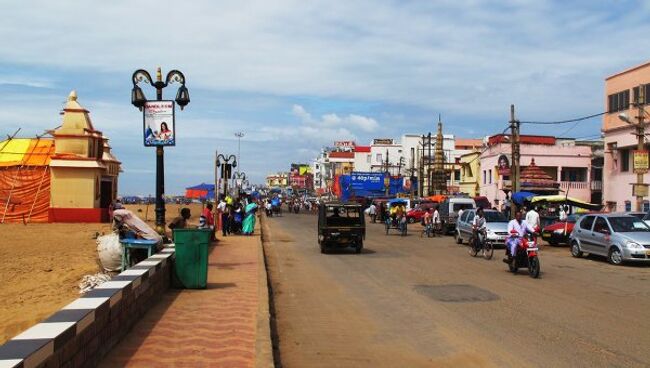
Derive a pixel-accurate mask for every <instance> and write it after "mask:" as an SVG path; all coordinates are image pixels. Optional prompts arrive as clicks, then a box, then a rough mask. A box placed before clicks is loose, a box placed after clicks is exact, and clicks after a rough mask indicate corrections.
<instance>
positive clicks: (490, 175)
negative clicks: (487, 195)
mask: <svg viewBox="0 0 650 368" xmlns="http://www.w3.org/2000/svg"><path fill="white" fill-rule="evenodd" d="M489 177H490V184H492V169H490V171H489Z"/></svg>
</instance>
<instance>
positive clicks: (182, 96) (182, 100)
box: [131, 67, 190, 234]
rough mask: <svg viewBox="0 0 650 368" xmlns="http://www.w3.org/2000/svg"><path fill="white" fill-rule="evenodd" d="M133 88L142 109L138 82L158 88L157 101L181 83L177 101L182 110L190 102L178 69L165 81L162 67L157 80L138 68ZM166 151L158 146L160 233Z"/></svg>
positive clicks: (136, 103)
mask: <svg viewBox="0 0 650 368" xmlns="http://www.w3.org/2000/svg"><path fill="white" fill-rule="evenodd" d="M132 80H133V89H132V90H131V103H132V104H133V106H135V107H137V108H138V109H139V110H140V111H142V109H143V108H144V106H145V104H146V103H147V98H146V97H145V95H144V93H143V92H142V89H140V87H139V86H138V83H140V82H144V83H148V84H150V85H151V86H152V87H154V88H155V89H156V101H162V90H163V88H165V87H167V86H168V85H169V84H172V83H180V84H181V86H180V87H179V88H178V91H177V93H176V103H177V104H178V106H180V107H181V110H183V108H184V107H185V106H186V105H187V104H189V103H190V94H189V91H188V90H187V87H185V76H184V75H183V73H181V72H180V71H178V70H172V71H170V72H169V73H167V77H166V78H165V80H164V81H163V79H162V73H161V70H160V67H159V68H158V70H157V71H156V80H155V81H154V80H153V79H152V78H151V75H150V74H149V72H147V71H146V70H143V69H138V70H136V71H135V72H134V73H133V77H132ZM164 195H165V151H164V149H163V146H156V231H158V232H159V233H160V234H164V233H165V199H164Z"/></svg>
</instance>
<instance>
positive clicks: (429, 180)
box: [427, 132, 432, 195]
mask: <svg viewBox="0 0 650 368" xmlns="http://www.w3.org/2000/svg"><path fill="white" fill-rule="evenodd" d="M427 146H428V150H429V152H428V156H427V195H431V182H432V180H431V132H429V134H427Z"/></svg>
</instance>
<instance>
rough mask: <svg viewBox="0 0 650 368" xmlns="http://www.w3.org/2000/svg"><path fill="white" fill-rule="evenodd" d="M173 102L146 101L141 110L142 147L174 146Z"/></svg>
mask: <svg viewBox="0 0 650 368" xmlns="http://www.w3.org/2000/svg"><path fill="white" fill-rule="evenodd" d="M174 106H175V104H174V101H147V102H145V104H144V108H143V133H144V145H145V146H146V147H153V146H175V145H176V124H175V114H174Z"/></svg>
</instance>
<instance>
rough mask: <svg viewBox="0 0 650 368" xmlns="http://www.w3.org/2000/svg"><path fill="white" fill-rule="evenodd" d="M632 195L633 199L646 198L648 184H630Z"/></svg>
mask: <svg viewBox="0 0 650 368" xmlns="http://www.w3.org/2000/svg"><path fill="white" fill-rule="evenodd" d="M632 195H633V196H635V197H647V196H648V184H632Z"/></svg>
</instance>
